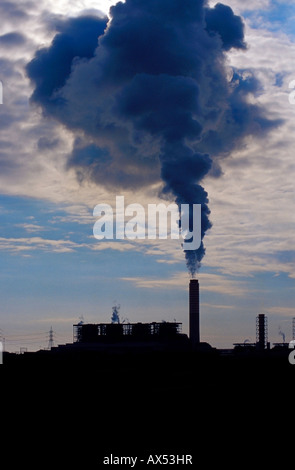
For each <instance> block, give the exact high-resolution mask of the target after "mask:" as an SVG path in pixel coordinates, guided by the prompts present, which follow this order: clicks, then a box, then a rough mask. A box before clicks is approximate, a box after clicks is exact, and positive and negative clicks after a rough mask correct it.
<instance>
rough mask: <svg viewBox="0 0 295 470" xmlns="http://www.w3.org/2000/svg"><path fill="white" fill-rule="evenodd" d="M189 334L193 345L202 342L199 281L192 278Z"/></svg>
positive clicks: (190, 284) (190, 285)
mask: <svg viewBox="0 0 295 470" xmlns="http://www.w3.org/2000/svg"><path fill="white" fill-rule="evenodd" d="M189 336H190V340H191V343H192V345H193V346H196V345H198V344H199V342H200V306H199V281H198V280H197V279H191V280H190V283H189Z"/></svg>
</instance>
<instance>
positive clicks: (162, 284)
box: [121, 272, 248, 297]
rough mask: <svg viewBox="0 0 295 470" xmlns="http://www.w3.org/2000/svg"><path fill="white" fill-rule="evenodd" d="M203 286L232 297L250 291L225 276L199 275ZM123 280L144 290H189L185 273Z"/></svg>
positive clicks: (205, 288)
mask: <svg viewBox="0 0 295 470" xmlns="http://www.w3.org/2000/svg"><path fill="white" fill-rule="evenodd" d="M198 279H199V281H200V283H201V284H202V291H204V292H205V291H207V292H214V293H219V294H227V295H231V296H234V297H236V296H238V297H239V296H244V295H245V294H246V293H247V292H248V290H247V285H246V283H245V281H239V280H237V279H231V278H229V277H227V276H224V275H219V274H209V273H202V272H200V273H199V274H198ZM121 280H123V281H126V282H131V283H133V284H135V285H136V287H138V288H144V289H161V290H163V289H173V290H175V289H179V290H187V289H188V281H189V277H188V274H186V273H184V272H177V273H174V274H173V276H171V277H170V278H165V279H163V278H159V279H158V278H152V279H151V278H147V277H123V278H121Z"/></svg>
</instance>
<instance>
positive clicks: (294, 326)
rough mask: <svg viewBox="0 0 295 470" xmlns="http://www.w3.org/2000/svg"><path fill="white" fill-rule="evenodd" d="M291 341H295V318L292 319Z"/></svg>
mask: <svg viewBox="0 0 295 470" xmlns="http://www.w3.org/2000/svg"><path fill="white" fill-rule="evenodd" d="M292 339H293V340H294V341H295V317H293V319H292Z"/></svg>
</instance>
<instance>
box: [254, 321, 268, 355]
mask: <svg viewBox="0 0 295 470" xmlns="http://www.w3.org/2000/svg"><path fill="white" fill-rule="evenodd" d="M267 342H268V329H267V317H266V316H265V315H264V313H260V314H259V315H258V316H257V317H256V345H257V347H258V348H259V349H265V348H266V347H267Z"/></svg>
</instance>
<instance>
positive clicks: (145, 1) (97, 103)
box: [27, 0, 278, 276]
mask: <svg viewBox="0 0 295 470" xmlns="http://www.w3.org/2000/svg"><path fill="white" fill-rule="evenodd" d="M110 16H111V21H108V20H107V19H106V18H103V17H102V18H98V17H94V16H82V17H81V18H70V19H68V18H67V19H65V20H64V21H61V20H60V19H59V20H57V21H56V25H55V28H56V30H57V34H56V36H55V38H54V39H53V41H52V44H51V46H50V47H49V48H43V49H40V50H39V51H37V53H36V55H35V57H34V59H33V60H32V61H31V62H30V63H29V64H28V66H27V74H28V76H29V77H30V79H31V82H32V84H33V85H34V92H33V95H32V97H31V101H32V103H35V104H37V105H39V106H41V107H42V109H43V113H44V116H45V117H47V116H49V117H54V118H55V119H56V120H58V121H59V122H61V123H62V124H63V125H65V126H66V127H67V128H68V129H71V130H72V131H73V132H74V133H75V135H76V140H75V144H74V148H73V151H72V153H71V155H70V156H69V160H68V167H69V168H74V169H75V171H76V173H77V177H78V178H79V180H80V181H83V180H85V179H89V180H92V181H94V182H96V183H97V184H100V185H104V186H106V187H108V188H111V189H113V188H116V190H118V188H128V189H133V188H134V189H138V188H144V187H148V186H150V185H151V184H154V183H157V182H159V181H162V189H161V195H162V197H163V198H166V199H167V200H171V199H174V200H175V201H176V202H177V204H178V205H180V204H182V203H187V204H188V203H189V204H201V205H202V244H201V246H200V248H199V249H198V250H196V251H185V256H186V262H187V266H188V270H189V272H190V274H191V275H192V276H194V274H195V273H196V271H197V270H198V268H199V266H200V263H201V260H202V258H203V256H204V254H205V247H204V244H203V238H204V236H205V233H206V232H207V230H208V229H209V228H210V227H211V223H210V220H209V215H210V210H209V207H208V203H209V200H208V194H207V192H206V191H205V189H204V187H203V180H204V178H205V177H206V175H208V174H210V176H211V177H216V178H217V177H219V176H220V175H221V168H220V162H221V160H222V158H224V157H226V156H227V155H228V154H229V153H230V152H231V151H232V150H233V149H234V148H236V147H237V146H238V144H239V143H240V142H241V140H242V139H243V138H244V137H245V136H247V135H250V134H252V135H263V134H265V132H267V131H268V130H269V129H271V128H272V127H273V126H275V125H277V124H278V122H273V121H270V120H269V119H267V118H266V116H265V111H264V109H263V108H262V107H261V106H258V105H255V104H250V101H249V100H248V95H249V94H252V95H254V96H255V95H256V94H257V93H258V92H259V90H260V87H259V83H258V82H257V80H256V79H255V77H254V76H253V74H252V73H251V71H245V70H236V69H235V70H229V69H228V67H227V66H226V52H227V51H229V50H230V49H231V48H236V49H243V50H246V44H245V41H244V25H243V22H242V19H241V18H240V17H238V16H236V15H235V14H234V13H233V11H232V9H231V8H230V7H228V6H225V5H222V4H220V3H218V4H217V5H216V6H215V7H214V8H209V7H208V4H207V1H205V0H161V1H159V0H126V2H125V3H121V2H119V3H118V4H117V5H116V6H114V7H112V8H111V10H110ZM252 103H253V100H252Z"/></svg>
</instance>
